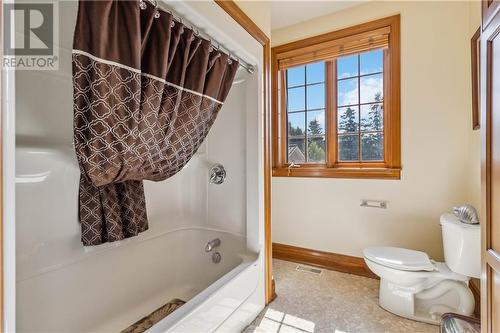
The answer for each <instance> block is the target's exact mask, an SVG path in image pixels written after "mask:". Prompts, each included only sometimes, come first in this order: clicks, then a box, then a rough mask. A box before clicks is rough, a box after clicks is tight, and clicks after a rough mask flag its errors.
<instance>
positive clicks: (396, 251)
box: [363, 246, 436, 272]
mask: <svg viewBox="0 0 500 333" xmlns="http://www.w3.org/2000/svg"><path fill="white" fill-rule="evenodd" d="M363 255H364V257H365V258H366V259H367V260H370V261H373V262H375V263H377V264H379V265H382V266H385V267H389V268H392V269H396V270H402V271H411V272H415V271H427V272H432V271H434V270H436V266H435V265H434V264H433V262H432V261H431V260H430V259H429V256H428V255H427V253H425V252H421V251H415V250H409V249H403V248H399V247H389V246H380V247H369V248H366V249H365V250H364V251H363Z"/></svg>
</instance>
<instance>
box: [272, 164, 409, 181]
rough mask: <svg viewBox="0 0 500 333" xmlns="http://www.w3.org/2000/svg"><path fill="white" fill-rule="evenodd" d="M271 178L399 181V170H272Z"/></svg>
mask: <svg viewBox="0 0 500 333" xmlns="http://www.w3.org/2000/svg"><path fill="white" fill-rule="evenodd" d="M273 177H308V178H353V179H356V178H359V179H396V180H397V179H401V169H400V168H325V167H300V168H273Z"/></svg>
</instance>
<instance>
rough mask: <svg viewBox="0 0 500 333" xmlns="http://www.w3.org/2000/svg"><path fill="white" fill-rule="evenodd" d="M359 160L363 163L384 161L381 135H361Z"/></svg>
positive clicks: (382, 136) (382, 135)
mask: <svg viewBox="0 0 500 333" xmlns="http://www.w3.org/2000/svg"><path fill="white" fill-rule="evenodd" d="M361 158H362V160H363V161H382V160H383V159H384V134H383V133H367V134H362V135H361Z"/></svg>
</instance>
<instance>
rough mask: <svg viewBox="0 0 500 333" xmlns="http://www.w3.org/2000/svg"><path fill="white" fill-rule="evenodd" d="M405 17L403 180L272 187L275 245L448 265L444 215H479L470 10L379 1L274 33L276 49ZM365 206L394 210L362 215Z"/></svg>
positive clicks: (292, 181)
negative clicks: (377, 251) (414, 256)
mask: <svg viewBox="0 0 500 333" xmlns="http://www.w3.org/2000/svg"><path fill="white" fill-rule="evenodd" d="M398 13H400V14H401V54H402V59H401V75H402V82H401V89H402V101H401V117H402V126H401V128H402V138H401V140H402V164H403V171H402V177H401V180H397V181H393V180H356V179H300V178H273V198H272V199H273V241H274V242H279V243H285V244H291V245H296V246H303V247H307V248H313V249H319V250H324V251H330V252H336V253H343V254H348V255H354V256H362V250H363V248H365V247H367V246H372V245H391V246H402V247H408V248H413V249H418V250H423V251H427V252H428V253H429V254H430V255H431V256H432V257H434V258H435V259H438V260H440V259H442V245H441V229H440V226H439V216H440V215H441V214H442V213H443V212H446V211H449V210H450V207H451V206H453V205H456V204H460V203H464V202H472V203H473V204H475V205H476V206H477V208H479V164H478V158H479V155H478V154H479V141H478V133H477V132H473V131H472V130H471V128H472V125H471V99H470V98H471V97H470V96H471V94H470V46H469V45H470V36H472V33H473V32H474V30H475V28H474V29H473V28H472V27H473V26H475V27H477V25H478V24H479V22H478V18H477V13H476V7H475V5H472V4H469V3H467V2H417V1H411V2H379V1H372V2H369V3H367V4H363V5H361V6H356V7H353V8H350V9H347V10H344V11H341V12H338V13H334V14H331V15H327V16H324V17H320V18H317V19H314V20H311V21H308V22H304V23H300V24H298V25H295V26H291V27H288V28H284V29H281V30H275V31H272V44H273V45H280V44H283V43H286V42H289V41H293V40H299V39H302V38H305V37H310V36H314V35H318V34H321V33H325V32H329V31H333V30H336V29H340V28H343V27H348V26H352V25H356V24H359V23H362V22H366V21H370V20H374V19H377V18H381V17H385V16H390V15H394V14H398ZM361 199H378V200H387V201H388V209H385V210H384V209H373V208H361V207H360V206H359V203H360V200H361Z"/></svg>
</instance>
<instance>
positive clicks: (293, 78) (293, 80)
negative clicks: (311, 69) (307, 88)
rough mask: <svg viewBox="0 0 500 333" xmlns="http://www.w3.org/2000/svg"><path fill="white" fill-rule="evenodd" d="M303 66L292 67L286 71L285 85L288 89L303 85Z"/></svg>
mask: <svg viewBox="0 0 500 333" xmlns="http://www.w3.org/2000/svg"><path fill="white" fill-rule="evenodd" d="M304 69H305V66H299V67H292V68H289V69H287V71H286V74H287V80H288V81H287V83H288V87H293V86H300V85H304V78H305V72H304Z"/></svg>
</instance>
